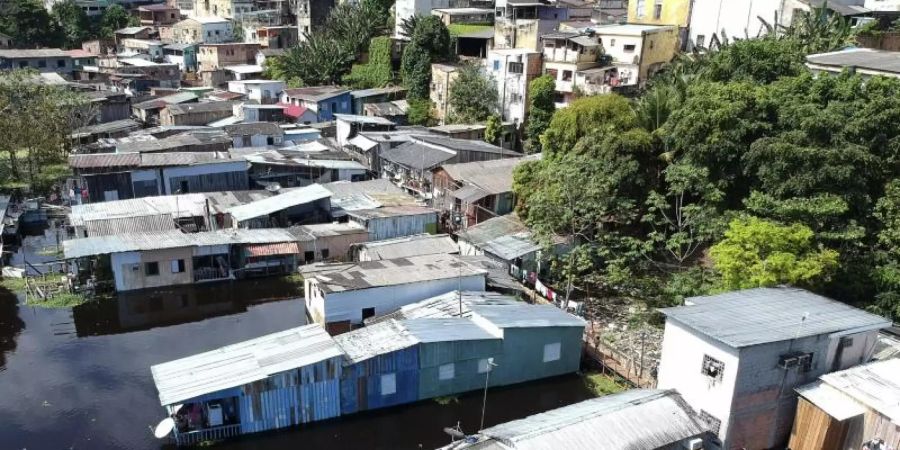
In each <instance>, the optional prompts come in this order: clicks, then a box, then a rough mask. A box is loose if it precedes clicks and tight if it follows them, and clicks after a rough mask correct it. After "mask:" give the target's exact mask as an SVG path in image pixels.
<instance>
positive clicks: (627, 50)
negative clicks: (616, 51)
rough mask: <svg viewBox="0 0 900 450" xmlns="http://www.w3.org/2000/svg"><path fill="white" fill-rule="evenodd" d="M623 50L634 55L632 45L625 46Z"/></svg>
mask: <svg viewBox="0 0 900 450" xmlns="http://www.w3.org/2000/svg"><path fill="white" fill-rule="evenodd" d="M623 50H625V53H634V44H631V45H626V46H625V47H623Z"/></svg>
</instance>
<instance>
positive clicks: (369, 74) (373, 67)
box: [344, 36, 394, 89]
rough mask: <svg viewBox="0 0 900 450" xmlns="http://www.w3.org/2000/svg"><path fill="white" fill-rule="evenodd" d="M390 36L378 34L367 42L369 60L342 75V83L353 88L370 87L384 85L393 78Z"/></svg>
mask: <svg viewBox="0 0 900 450" xmlns="http://www.w3.org/2000/svg"><path fill="white" fill-rule="evenodd" d="M391 45H392V42H391V38H389V37H387V36H378V37H376V38H374V39H372V42H371V43H370V44H369V62H367V63H366V64H356V65H354V66H353V68H352V69H351V70H350V73H349V74H348V75H345V76H344V83H346V84H349V85H350V86H352V87H353V88H354V89H370V88H378V87H384V86H387V85H388V84H390V82H391V81H393V79H394V74H393V71H392V70H391Z"/></svg>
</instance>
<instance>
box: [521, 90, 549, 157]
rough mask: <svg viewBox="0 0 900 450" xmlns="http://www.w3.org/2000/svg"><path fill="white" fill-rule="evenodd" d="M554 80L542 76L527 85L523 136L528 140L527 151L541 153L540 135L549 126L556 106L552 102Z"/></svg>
mask: <svg viewBox="0 0 900 450" xmlns="http://www.w3.org/2000/svg"><path fill="white" fill-rule="evenodd" d="M555 90H556V80H554V78H553V77H552V76H551V75H542V76H539V77H537V78H535V79H533V80H531V83H529V84H528V122H527V123H526V124H525V136H526V138H527V139H528V143H529V147H530V148H529V151H530V152H532V153H537V152H540V151H541V135H542V134H544V131H546V130H547V127H549V126H550V120H551V119H552V118H553V112H554V111H556V105H555V103H554V101H553V97H554V91H555Z"/></svg>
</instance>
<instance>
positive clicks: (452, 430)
mask: <svg viewBox="0 0 900 450" xmlns="http://www.w3.org/2000/svg"><path fill="white" fill-rule="evenodd" d="M444 433H446V434H448V435H450V437H452V438H454V439H465V437H466V434H465V433H463V432H462V431H459V430H457V429H456V428H450V427H444Z"/></svg>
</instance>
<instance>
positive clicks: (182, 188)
mask: <svg viewBox="0 0 900 450" xmlns="http://www.w3.org/2000/svg"><path fill="white" fill-rule="evenodd" d="M178 184H179V187H178V193H180V194H187V193H188V191H190V189H189V188H188V187H189V184H188V182H187V180H181V181H180V182H179V183H178Z"/></svg>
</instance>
